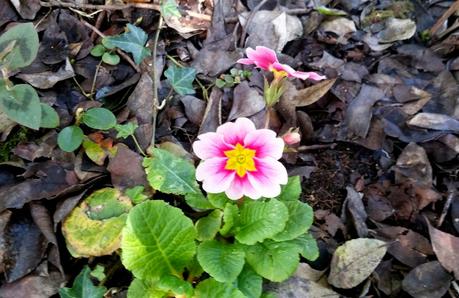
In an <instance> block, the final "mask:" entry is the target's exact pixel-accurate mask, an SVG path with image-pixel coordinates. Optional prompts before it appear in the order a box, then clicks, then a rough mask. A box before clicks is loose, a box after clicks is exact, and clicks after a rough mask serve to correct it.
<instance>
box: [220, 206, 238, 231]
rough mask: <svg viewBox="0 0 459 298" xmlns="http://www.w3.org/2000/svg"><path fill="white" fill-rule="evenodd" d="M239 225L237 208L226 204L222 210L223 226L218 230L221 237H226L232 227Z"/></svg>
mask: <svg viewBox="0 0 459 298" xmlns="http://www.w3.org/2000/svg"><path fill="white" fill-rule="evenodd" d="M238 224H239V208H238V207H237V206H236V205H234V204H231V203H227V204H226V206H225V209H223V226H222V228H221V229H220V234H222V236H227V235H228V234H229V233H230V232H231V229H232V228H233V227H234V226H237V225H238Z"/></svg>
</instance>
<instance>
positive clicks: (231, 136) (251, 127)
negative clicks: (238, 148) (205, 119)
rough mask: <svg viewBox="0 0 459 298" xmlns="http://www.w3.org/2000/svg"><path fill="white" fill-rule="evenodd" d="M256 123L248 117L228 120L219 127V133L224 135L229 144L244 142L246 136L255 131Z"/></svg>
mask: <svg viewBox="0 0 459 298" xmlns="http://www.w3.org/2000/svg"><path fill="white" fill-rule="evenodd" d="M255 130H256V128H255V124H253V122H252V121H250V120H249V119H247V118H238V119H236V122H227V123H225V124H223V125H220V126H219V127H218V128H217V134H220V135H223V139H224V141H225V142H226V143H227V144H230V145H236V144H237V143H239V144H241V145H242V144H244V138H245V136H246V135H247V134H248V133H250V132H252V131H255Z"/></svg>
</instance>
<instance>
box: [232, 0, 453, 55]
mask: <svg viewBox="0 0 459 298" xmlns="http://www.w3.org/2000/svg"><path fill="white" fill-rule="evenodd" d="M458 1H459V0H458ZM266 2H268V0H263V1H261V2H260V3H259V4H258V5H257V6H255V7H254V9H253V10H252V11H251V12H250V14H249V17H248V18H247V22H246V23H245V26H244V28H242V34H241V39H240V40H239V47H240V48H242V47H244V43H245V37H246V36H247V28H249V26H250V23H252V20H253V18H254V17H255V14H256V13H257V11H259V10H260V8H261V7H262V6H263V5H265V3H266Z"/></svg>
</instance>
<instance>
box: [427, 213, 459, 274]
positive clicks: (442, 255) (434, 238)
mask: <svg viewBox="0 0 459 298" xmlns="http://www.w3.org/2000/svg"><path fill="white" fill-rule="evenodd" d="M427 225H428V227H429V234H430V241H431V242H432V247H433V250H434V252H435V255H436V256H437V258H438V261H439V262H440V264H441V265H442V266H443V267H444V268H445V269H446V270H448V272H453V273H454V277H455V278H456V279H459V238H458V237H455V236H453V235H451V234H448V233H445V232H442V231H440V230H438V229H436V228H434V227H432V225H431V224H430V223H429V221H427Z"/></svg>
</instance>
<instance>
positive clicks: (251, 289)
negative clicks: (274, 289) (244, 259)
mask: <svg viewBox="0 0 459 298" xmlns="http://www.w3.org/2000/svg"><path fill="white" fill-rule="evenodd" d="M262 286H263V278H262V277H261V276H260V275H258V274H256V273H255V271H253V269H252V268H251V267H250V266H249V265H248V264H245V266H244V268H243V269H242V272H241V274H239V276H238V277H237V287H238V289H239V290H241V292H242V293H244V295H245V296H247V298H259V297H260V296H261V291H262V289H263V288H262Z"/></svg>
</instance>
